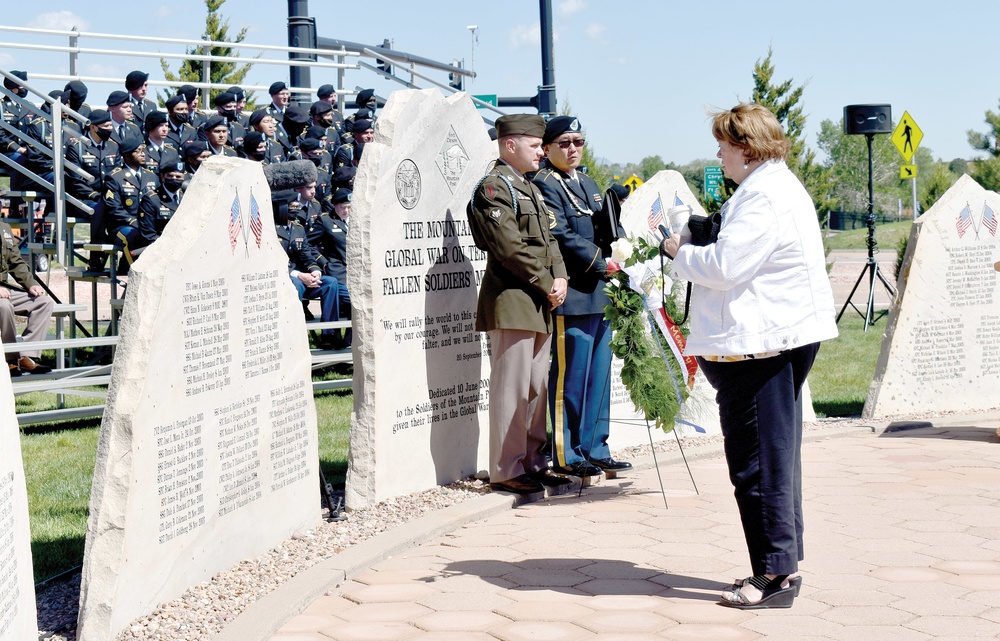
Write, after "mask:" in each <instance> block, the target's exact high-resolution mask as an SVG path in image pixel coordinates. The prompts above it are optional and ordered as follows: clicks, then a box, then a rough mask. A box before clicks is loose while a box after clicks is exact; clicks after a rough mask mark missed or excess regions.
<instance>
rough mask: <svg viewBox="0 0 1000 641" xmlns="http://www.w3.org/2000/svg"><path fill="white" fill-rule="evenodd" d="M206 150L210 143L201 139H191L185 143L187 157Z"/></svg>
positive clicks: (185, 155) (197, 154) (198, 154)
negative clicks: (207, 143)
mask: <svg viewBox="0 0 1000 641" xmlns="http://www.w3.org/2000/svg"><path fill="white" fill-rule="evenodd" d="M205 151H208V145H206V144H205V143H203V142H202V141H200V140H189V141H187V142H186V143H184V157H185V158H188V157H191V156H200V155H201V154H202V153H203V152H205Z"/></svg>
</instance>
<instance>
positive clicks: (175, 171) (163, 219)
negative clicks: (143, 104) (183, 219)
mask: <svg viewBox="0 0 1000 641" xmlns="http://www.w3.org/2000/svg"><path fill="white" fill-rule="evenodd" d="M158 172H159V174H160V185H159V187H158V188H157V189H156V191H155V192H154V193H150V194H144V195H143V197H142V198H141V199H140V201H139V220H138V230H139V239H138V240H137V241H136V245H137V246H138V248H140V249H141V248H143V247H147V246H149V245H150V244H152V243H153V241H155V240H156V239H157V238H159V237H160V236H161V235H162V234H163V230H164V229H166V227H167V223H169V222H170V219H171V218H173V216H174V214H175V213H177V206H178V205H179V204H180V202H181V198H182V197H183V196H184V177H185V173H184V161H183V160H181V159H180V156H178V155H177V154H176V153H174V152H172V151H171V152H167V153H166V154H164V155H163V157H162V158H160V164H159V168H158ZM136 253H138V252H136Z"/></svg>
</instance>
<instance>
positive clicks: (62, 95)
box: [49, 89, 69, 102]
mask: <svg viewBox="0 0 1000 641" xmlns="http://www.w3.org/2000/svg"><path fill="white" fill-rule="evenodd" d="M49 98H55V99H56V100H58V101H59V102H66V101H67V100H69V92H68V91H63V90H62V89H53V90H52V91H50V92H49Z"/></svg>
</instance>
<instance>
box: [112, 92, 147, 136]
mask: <svg viewBox="0 0 1000 641" xmlns="http://www.w3.org/2000/svg"><path fill="white" fill-rule="evenodd" d="M107 104H108V112H109V113H110V114H111V139H112V140H114V141H115V142H116V143H118V144H119V146H120V145H121V144H122V140H124V139H125V138H129V137H131V136H138V137H139V138H140V139H141V138H142V129H140V128H139V127H138V126H137V125H136V124H135V123H134V122H132V102H131V101H130V100H129V95H128V94H127V93H125V92H124V91H112V92H111V93H110V94H108V100H107Z"/></svg>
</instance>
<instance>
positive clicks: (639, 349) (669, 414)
mask: <svg viewBox="0 0 1000 641" xmlns="http://www.w3.org/2000/svg"><path fill="white" fill-rule="evenodd" d="M611 249H612V252H611V259H610V260H609V261H608V278H609V281H610V282H609V283H608V284H607V285H606V286H605V292H607V294H608V298H609V299H610V302H609V304H608V305H606V306H605V307H604V316H605V318H607V319H608V321H609V322H610V324H611V330H612V332H613V337H612V339H611V351H612V353H614V355H615V356H617V357H618V358H620V359H621V360H622V371H621V379H622V383H624V384H625V389H627V390H628V393H629V396H630V397H631V399H632V402H633V403H634V404H635V406H636V408H637V409H638V410H640V411H642V412H643V414H644V415H645V418H646V420H647V421H653V422H654V423H655V424H656V426H657V427H659V428H660V429H662V430H663V431H665V432H669V431H670V430H672V429H674V422H675V419H676V417H677V413H678V412H679V411H680V408H681V405H682V404H683V403H684V401H685V400H686V399H687V397H688V395H689V393H690V389H691V387H692V386H693V385H694V373H695V370H696V369H697V364H696V362H695V360H694V358H692V357H690V356H688V357H684V356H683V351H684V333H683V332H682V330H681V328H680V327H679V326H678V325H677V324H676V323H675V322H674V321H673V316H672V313H674V312H675V311H676V299H675V297H674V295H673V294H672V293H671V290H672V288H673V281H672V280H671V279H670V277H669V276H668V275H667V272H668V271H669V270H668V269H667V267H666V265H665V264H664V260H663V259H662V258H661V256H660V254H659V250H658V248H657V247H656V246H655V245H652V244H650V243H649V242H648V241H647V240H646V239H645V238H643V237H641V236H640V237H638V238H621V239H619V240H616V241H615V242H614V243H613V244H612V246H611Z"/></svg>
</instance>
